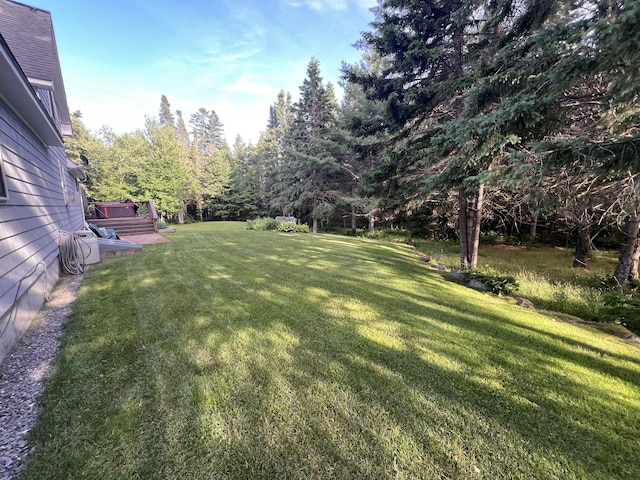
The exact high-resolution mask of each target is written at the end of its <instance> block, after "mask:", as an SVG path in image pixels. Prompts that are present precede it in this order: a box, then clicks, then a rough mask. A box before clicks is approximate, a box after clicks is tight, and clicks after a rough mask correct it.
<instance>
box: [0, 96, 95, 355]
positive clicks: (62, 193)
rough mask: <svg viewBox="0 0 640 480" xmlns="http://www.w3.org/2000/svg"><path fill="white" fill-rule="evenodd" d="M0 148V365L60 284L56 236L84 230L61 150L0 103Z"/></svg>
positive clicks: (76, 198) (81, 214) (74, 187)
mask: <svg viewBox="0 0 640 480" xmlns="http://www.w3.org/2000/svg"><path fill="white" fill-rule="evenodd" d="M0 149H1V155H2V160H1V161H2V171H3V173H4V175H5V179H6V189H7V197H8V198H7V199H6V200H2V201H0V361H1V360H2V358H3V357H4V356H5V355H6V354H7V353H8V351H9V350H10V349H11V348H12V346H13V345H14V344H15V342H16V341H17V340H18V339H19V338H20V337H21V336H22V335H23V333H24V332H25V331H26V329H27V328H28V326H29V324H30V322H31V320H32V319H33V317H34V316H35V315H36V313H37V312H38V310H39V309H40V307H41V306H42V304H43V302H44V300H45V298H46V296H47V294H48V293H49V292H50V291H51V290H52V289H53V287H54V286H55V284H56V282H57V280H58V277H59V274H60V267H59V258H58V254H59V248H58V238H59V236H60V233H59V232H60V231H61V230H62V231H68V232H73V231H77V230H80V229H82V226H83V222H84V217H83V208H82V205H81V204H80V203H77V201H78V199H79V198H80V195H79V194H77V192H78V185H77V182H76V181H75V179H74V178H73V177H71V176H70V175H69V173H68V171H67V158H66V155H65V152H64V148H63V147H57V146H50V147H47V146H45V145H43V144H42V143H41V141H40V140H39V139H38V137H36V136H35V135H34V134H33V132H32V131H31V129H29V128H28V127H27V126H26V125H25V124H24V123H23V122H22V121H21V120H20V119H19V118H18V117H17V116H16V115H15V114H14V113H13V112H12V111H11V109H10V108H9V107H8V106H7V105H6V103H4V102H3V101H2V100H1V99H0ZM74 193H76V194H75V195H73V194H74ZM69 200H71V201H69Z"/></svg>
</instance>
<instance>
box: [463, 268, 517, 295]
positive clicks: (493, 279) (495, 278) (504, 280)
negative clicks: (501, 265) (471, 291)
mask: <svg viewBox="0 0 640 480" xmlns="http://www.w3.org/2000/svg"><path fill="white" fill-rule="evenodd" d="M463 275H464V276H465V279H466V280H467V281H469V280H477V281H478V282H480V283H482V284H483V285H484V286H485V287H487V291H488V292H491V293H495V294H496V295H509V294H510V293H513V292H515V291H516V290H518V287H519V285H518V282H517V281H516V279H515V277H513V276H512V275H505V274H503V273H501V272H499V271H497V270H495V269H493V268H489V267H483V268H475V269H473V270H470V271H468V272H465V273H464V274H463Z"/></svg>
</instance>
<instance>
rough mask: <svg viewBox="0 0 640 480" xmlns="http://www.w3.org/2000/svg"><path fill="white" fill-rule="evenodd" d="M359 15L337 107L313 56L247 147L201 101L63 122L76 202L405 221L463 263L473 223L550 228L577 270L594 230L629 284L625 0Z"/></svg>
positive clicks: (479, 2) (634, 163)
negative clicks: (153, 113)
mask: <svg viewBox="0 0 640 480" xmlns="http://www.w3.org/2000/svg"><path fill="white" fill-rule="evenodd" d="M374 12H375V20H374V22H373V23H372V24H371V29H370V31H368V32H365V33H363V35H362V39H361V41H360V43H359V45H358V47H359V48H360V49H361V51H362V57H361V60H360V61H359V62H358V63H356V64H353V65H343V68H342V71H343V75H342V80H341V84H340V86H341V87H342V90H343V92H344V95H343V98H342V99H341V101H338V100H337V99H336V95H335V91H334V87H333V85H331V84H326V83H324V81H323V79H322V76H321V72H320V65H319V63H318V61H317V60H316V59H312V60H311V61H310V63H309V65H308V68H307V72H306V78H305V79H304V80H303V82H302V84H301V86H300V91H299V97H298V101H296V102H293V100H292V96H291V95H290V94H289V93H287V92H284V91H281V92H280V93H279V94H278V96H277V98H276V99H275V102H274V103H273V104H272V105H271V106H270V107H269V112H268V121H267V125H266V128H265V130H264V132H263V133H262V134H261V135H260V138H259V140H258V141H257V143H256V144H255V145H252V144H245V142H244V141H243V140H242V139H241V138H236V139H235V142H234V144H233V145H232V146H228V145H227V144H226V141H225V140H224V131H223V125H222V122H221V121H220V119H219V118H218V116H217V115H216V114H215V112H214V111H208V110H206V109H204V108H202V109H200V110H199V111H198V112H196V113H195V114H193V115H192V116H191V118H190V119H189V123H188V126H187V125H185V122H184V120H183V118H182V114H181V112H180V111H176V112H175V113H174V112H172V110H171V108H170V105H169V102H168V100H167V98H166V97H165V96H162V98H161V105H160V109H159V115H158V117H157V118H154V119H148V120H147V122H146V125H145V128H144V129H143V130H141V131H137V132H135V133H132V134H127V135H122V136H118V135H115V134H113V132H110V131H109V130H108V129H107V130H104V131H102V132H101V135H100V137H101V138H99V139H98V138H97V137H93V136H92V135H90V134H89V133H88V132H86V130H85V129H83V127H82V125H81V122H80V121H79V119H76V125H75V135H76V137H75V139H74V140H72V141H71V142H70V145H69V148H70V152H71V154H72V155H74V154H75V155H77V154H78V153H79V152H80V151H81V150H82V151H84V152H88V153H89V155H88V156H90V157H92V158H95V159H99V160H98V161H95V162H93V164H91V165H90V166H89V184H88V190H89V194H90V197H91V198H92V199H93V200H114V199H118V198H132V199H146V198H152V199H153V200H154V201H155V203H156V204H157V205H158V207H159V210H160V211H161V212H162V213H163V215H165V216H166V217H169V218H174V219H176V220H179V221H182V220H183V219H184V218H185V215H188V216H189V217H192V218H194V219H196V220H212V219H247V218H252V217H257V216H268V215H271V216H273V215H291V216H295V217H297V218H299V219H300V220H301V221H302V222H306V223H309V224H310V225H312V228H313V231H317V230H318V229H319V228H321V227H322V226H327V225H332V224H340V225H344V226H347V227H348V228H351V229H354V230H355V229H356V228H358V227H363V226H364V227H366V228H369V229H373V228H374V226H375V223H376V222H384V223H385V224H405V225H410V226H411V227H412V228H415V229H417V230H420V231H421V232H422V233H425V234H431V235H434V234H436V233H438V234H441V233H442V232H446V233H448V234H450V235H455V236H457V237H458V238H459V241H460V264H461V268H463V269H469V268H474V267H476V266H477V252H478V244H479V241H480V238H481V234H482V228H484V229H491V230H496V231H502V232H509V233H514V231H515V232H516V233H518V234H520V235H524V234H525V231H526V235H528V236H529V237H531V238H532V239H536V238H540V237H541V236H544V235H545V234H549V233H550V232H553V231H561V230H562V228H564V229H565V231H566V232H567V233H569V232H570V233H571V234H572V235H573V236H574V241H573V243H574V244H575V245H576V250H575V256H574V265H575V266H586V264H587V261H588V255H589V251H590V248H591V246H592V244H593V241H594V238H596V237H598V236H599V235H600V236H602V235H603V234H608V235H611V236H613V237H616V238H617V239H618V240H619V244H620V245H621V248H620V262H619V266H618V269H617V271H616V273H615V278H616V281H617V283H618V285H622V284H624V283H625V282H626V281H628V280H630V279H637V278H638V259H639V257H640V205H639V202H638V198H639V196H638V185H637V179H638V172H639V162H638V147H639V146H640V135H639V131H638V125H639V123H638V119H639V115H638V114H639V108H638V92H639V91H640V88H639V86H640V59H639V58H638V56H639V55H640V53H639V52H640V29H639V25H640V2H638V1H637V0H625V1H619V0H618V1H614V0H571V1H569V0H384V1H382V0H381V1H380V2H379V5H378V7H377V8H375V9H374ZM560 227H562V228H560Z"/></svg>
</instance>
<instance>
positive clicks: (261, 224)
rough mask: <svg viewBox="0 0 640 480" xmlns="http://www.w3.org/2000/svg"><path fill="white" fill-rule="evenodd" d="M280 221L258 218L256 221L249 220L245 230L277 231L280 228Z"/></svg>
mask: <svg viewBox="0 0 640 480" xmlns="http://www.w3.org/2000/svg"><path fill="white" fill-rule="evenodd" d="M278 223H279V222H278V221H277V220H275V219H273V218H258V219H256V220H247V224H246V225H245V227H244V228H245V230H257V231H266V230H276V229H277V228H278Z"/></svg>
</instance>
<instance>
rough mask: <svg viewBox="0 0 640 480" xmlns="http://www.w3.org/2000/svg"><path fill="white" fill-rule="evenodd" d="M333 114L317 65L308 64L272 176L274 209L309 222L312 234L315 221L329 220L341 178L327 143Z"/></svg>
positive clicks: (331, 146)
mask: <svg viewBox="0 0 640 480" xmlns="http://www.w3.org/2000/svg"><path fill="white" fill-rule="evenodd" d="M336 109H337V106H336V105H335V104H332V103H331V97H330V94H329V92H328V91H327V87H325V85H324V84H323V82H322V77H321V75H320V66H319V63H318V61H317V60H316V59H315V58H312V59H311V61H310V62H309V65H308V67H307V76H306V78H305V79H304V81H303V83H302V85H301V87H300V100H299V101H298V102H297V103H296V104H295V108H294V112H295V114H294V119H293V124H292V126H291V130H290V135H289V137H288V143H289V146H288V149H287V150H286V152H285V158H284V162H283V164H282V165H281V166H279V168H278V169H277V172H276V176H277V179H276V181H275V182H274V185H273V189H272V192H273V194H274V195H273V196H272V204H273V206H274V207H277V208H280V209H281V212H282V213H284V214H285V215H287V214H295V215H296V216H298V217H299V218H305V219H307V218H308V219H310V220H311V221H312V223H313V231H314V232H317V230H318V222H319V221H323V220H327V219H328V218H329V217H331V215H332V214H333V211H334V209H335V205H336V199H337V198H338V196H339V190H338V185H339V183H340V180H341V179H340V176H341V175H342V172H341V170H340V166H339V165H338V161H337V159H336V158H335V156H334V152H333V151H332V150H333V149H334V147H335V145H333V140H332V138H331V135H332V132H333V129H334V128H335V122H336V119H335V118H334V113H333V112H335V110H336Z"/></svg>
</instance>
